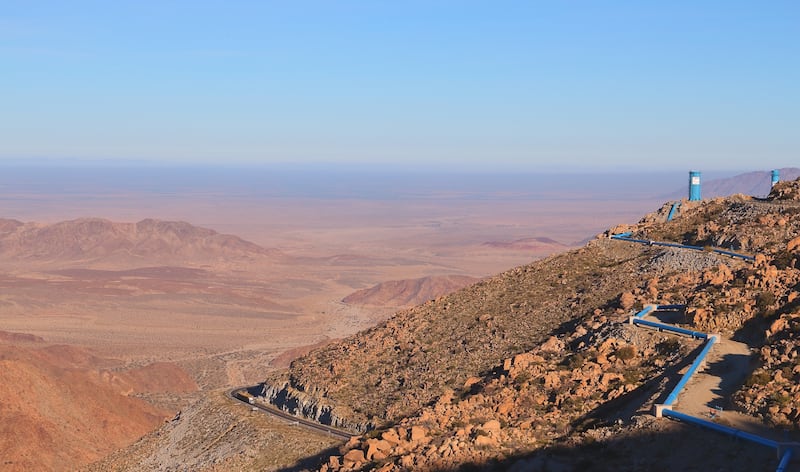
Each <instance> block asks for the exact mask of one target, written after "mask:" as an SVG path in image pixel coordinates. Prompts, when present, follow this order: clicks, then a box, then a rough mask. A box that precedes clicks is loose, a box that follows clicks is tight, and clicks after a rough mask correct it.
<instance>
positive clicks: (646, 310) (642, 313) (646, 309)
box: [633, 305, 653, 318]
mask: <svg viewBox="0 0 800 472" xmlns="http://www.w3.org/2000/svg"><path fill="white" fill-rule="evenodd" d="M651 311H653V305H647V306H646V307H644V310H642V311H640V312H639V313H636V314H635V315H633V317H634V318H644V316H645V315H646V314H648V313H650V312H651Z"/></svg>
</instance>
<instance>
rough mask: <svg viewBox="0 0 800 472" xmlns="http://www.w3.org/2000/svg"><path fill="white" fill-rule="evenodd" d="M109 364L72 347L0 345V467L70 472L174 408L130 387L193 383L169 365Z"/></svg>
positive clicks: (165, 388)
mask: <svg viewBox="0 0 800 472" xmlns="http://www.w3.org/2000/svg"><path fill="white" fill-rule="evenodd" d="M113 366H114V362H113V361H110V360H107V359H102V358H98V357H96V356H94V355H92V354H91V353H90V352H88V351H86V350H85V349H81V348H77V347H70V346H46V347H39V348H33V347H29V345H24V346H23V345H19V344H17V345H13V344H0V405H2V407H0V456H2V458H3V460H2V467H0V468H1V469H2V470H4V471H28V470H55V471H58V470H75V469H77V468H78V467H79V466H81V465H84V464H88V463H89V462H92V461H95V460H98V459H99V458H101V457H103V456H105V455H106V454H108V453H110V452H111V451H113V450H115V449H117V448H120V447H123V446H126V445H129V444H131V443H132V442H133V441H134V440H136V439H137V438H138V437H140V436H141V435H143V434H145V433H147V432H148V431H150V430H152V429H153V428H155V427H156V426H158V425H159V424H161V422H162V421H163V420H164V419H165V417H168V416H171V415H172V414H174V412H168V411H163V410H160V409H158V408H156V407H154V406H152V405H150V404H148V403H146V402H144V401H143V400H140V399H138V398H134V397H131V396H128V395H129V394H130V393H140V392H185V391H187V390H194V389H196V386H195V385H194V382H193V381H192V380H191V379H190V378H189V377H188V376H187V375H186V373H185V372H183V371H182V370H181V369H179V368H178V367H177V366H175V365H172V364H169V365H165V364H158V365H152V366H146V367H143V368H139V369H134V370H118V369H111V368H112V367H113Z"/></svg>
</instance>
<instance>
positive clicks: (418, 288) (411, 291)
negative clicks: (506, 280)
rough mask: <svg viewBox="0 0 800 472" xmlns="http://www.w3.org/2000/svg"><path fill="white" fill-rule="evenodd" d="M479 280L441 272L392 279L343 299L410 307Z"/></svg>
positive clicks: (368, 303) (365, 303) (378, 304)
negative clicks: (426, 275) (427, 275)
mask: <svg viewBox="0 0 800 472" xmlns="http://www.w3.org/2000/svg"><path fill="white" fill-rule="evenodd" d="M478 280H479V279H476V278H475V277H469V276H466V275H438V276H430V277H422V278H419V279H405V280H390V281H388V282H382V283H379V284H377V285H375V286H373V287H370V288H366V289H363V290H358V291H356V292H353V293H351V294H350V295H348V296H346V297H344V299H342V301H343V302H344V303H347V304H351V305H375V306H392V307H410V306H415V305H421V304H423V303H425V302H427V301H429V300H432V299H434V298H438V297H440V296H442V295H447V294H449V293H452V292H455V291H456V290H458V289H460V288H463V287H466V286H467V285H471V284H474V283H475V282H477V281H478Z"/></svg>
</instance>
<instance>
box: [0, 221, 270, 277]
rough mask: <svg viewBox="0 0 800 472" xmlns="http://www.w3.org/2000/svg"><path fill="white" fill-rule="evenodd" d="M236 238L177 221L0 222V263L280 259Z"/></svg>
mask: <svg viewBox="0 0 800 472" xmlns="http://www.w3.org/2000/svg"><path fill="white" fill-rule="evenodd" d="M280 255H281V253H280V251H277V250H274V249H266V248H263V247H261V246H259V245H257V244H254V243H251V242H248V241H245V240H243V239H241V238H239V237H236V236H232V235H226V234H220V233H217V232H216V231H214V230H211V229H207V228H200V227H197V226H193V225H191V224H189V223H185V222H181V221H160V220H154V219H146V220H142V221H139V222H138V223H116V222H112V221H109V220H105V219H100V218H80V219H76V220H70V221H63V222H60V223H54V224H40V223H23V222H21V221H17V220H9V219H0V259H5V260H25V261H62V262H69V261H75V262H77V261H83V262H86V261H104V262H108V261H119V262H135V263H150V264H153V263H155V264H159V265H161V264H164V263H166V262H177V261H193V262H198V261H200V262H203V261H206V262H207V261H212V260H216V259H223V258H225V259H237V260H239V259H253V258H259V257H264V256H280Z"/></svg>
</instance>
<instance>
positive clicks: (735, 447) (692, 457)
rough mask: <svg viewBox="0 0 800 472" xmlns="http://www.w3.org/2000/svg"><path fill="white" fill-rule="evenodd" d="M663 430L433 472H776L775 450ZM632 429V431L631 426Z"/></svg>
mask: <svg viewBox="0 0 800 472" xmlns="http://www.w3.org/2000/svg"><path fill="white" fill-rule="evenodd" d="M659 422H668V423H669V424H665V425H659V426H663V428H665V429H666V431H652V430H646V429H640V430H638V431H637V430H634V431H620V432H619V435H614V433H609V434H610V435H613V437H609V438H600V439H596V440H595V439H589V440H585V441H584V442H583V443H582V444H577V445H554V446H549V447H545V448H543V449H539V450H537V451H535V452H533V453H529V454H519V455H514V456H510V457H508V458H506V459H503V460H495V461H490V462H487V463H466V464H462V465H460V466H459V467H455V468H453V467H450V468H438V469H433V470H434V471H435V472H451V471H452V472H485V471H511V472H545V471H565V472H566V471H582V472H611V471H614V472H619V471H649V472H662V471H663V472H667V471H697V472H701V471H702V472H705V471H710V470H713V471H729V472H740V471H741V472H758V471H770V472H771V471H774V470H775V467H776V466H777V464H778V458H777V456H776V453H775V451H774V450H773V449H770V448H767V447H763V446H759V445H755V444H752V443H747V442H744V441H742V440H740V439H734V438H731V437H728V436H723V435H720V434H716V433H713V432H708V431H705V430H702V429H700V428H696V427H693V426H689V425H684V424H680V423H675V422H672V421H670V420H666V419H663V420H659ZM634 428H635V427H634Z"/></svg>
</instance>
